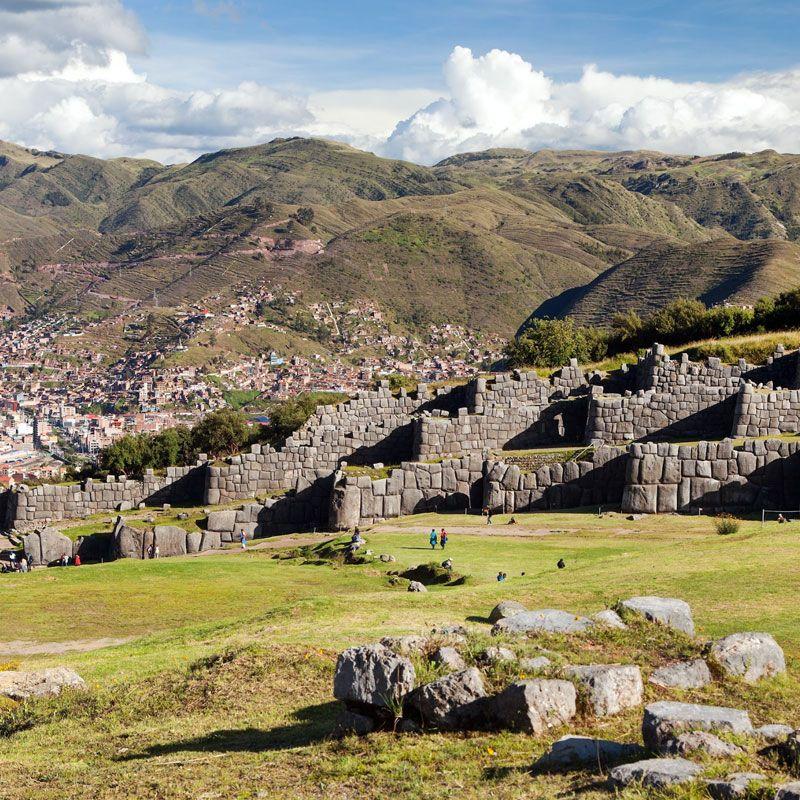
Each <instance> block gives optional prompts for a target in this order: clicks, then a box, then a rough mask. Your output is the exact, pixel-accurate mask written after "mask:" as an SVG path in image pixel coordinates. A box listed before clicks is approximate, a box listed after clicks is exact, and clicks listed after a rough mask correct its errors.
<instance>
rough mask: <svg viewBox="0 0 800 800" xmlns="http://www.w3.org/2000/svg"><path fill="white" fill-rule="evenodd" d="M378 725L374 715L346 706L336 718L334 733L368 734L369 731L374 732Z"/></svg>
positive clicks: (341, 734)
mask: <svg viewBox="0 0 800 800" xmlns="http://www.w3.org/2000/svg"><path fill="white" fill-rule="evenodd" d="M376 727H377V725H376V723H375V720H374V719H373V718H372V717H368V716H367V715H366V714H359V713H357V712H356V711H350V710H349V709H347V708H344V709H342V711H341V713H340V714H339V717H338V719H337V720H336V728H335V730H334V734H335V735H338V736H346V735H347V734H348V733H354V734H355V735H356V736H366V735H367V734H368V733H372V731H374V730H375V728H376Z"/></svg>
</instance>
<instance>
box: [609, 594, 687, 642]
mask: <svg viewBox="0 0 800 800" xmlns="http://www.w3.org/2000/svg"><path fill="white" fill-rule="evenodd" d="M620 606H621V607H622V609H624V610H625V611H629V612H631V613H633V614H638V615H639V616H641V617H644V618H645V619H646V620H648V621H650V622H657V623H659V624H660V625H666V626H667V627H668V628H674V629H675V630H677V631H682V632H683V633H685V634H687V635H688V636H694V620H693V619H692V609H691V608H690V607H689V604H688V603H686V602H684V601H683V600H678V599H677V598H674V597H654V596H648V597H631V598H629V599H628V600H623V601H622V602H621V603H620Z"/></svg>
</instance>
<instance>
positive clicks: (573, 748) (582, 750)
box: [533, 735, 644, 772]
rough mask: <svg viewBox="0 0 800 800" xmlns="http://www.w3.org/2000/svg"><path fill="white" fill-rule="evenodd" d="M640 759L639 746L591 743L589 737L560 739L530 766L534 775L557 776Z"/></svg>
mask: <svg viewBox="0 0 800 800" xmlns="http://www.w3.org/2000/svg"><path fill="white" fill-rule="evenodd" d="M643 755H644V750H643V748H642V747H641V746H639V745H638V744H624V743H622V742H613V741H610V740H608V739H593V738H592V737H590V736H572V735H569V736H562V737H561V738H560V739H559V740H558V741H556V742H554V743H553V745H552V747H550V749H549V750H548V751H547V752H546V753H545V754H544V755H542V756H541V757H540V758H539V759H537V760H536V761H535V762H534V763H533V771H534V772H556V771H560V770H566V769H570V768H579V767H595V768H596V769H597V770H603V771H604V770H606V769H607V768H608V767H612V766H614V765H615V764H620V763H622V762H624V761H633V760H635V759H637V758H641V757H642V756H643Z"/></svg>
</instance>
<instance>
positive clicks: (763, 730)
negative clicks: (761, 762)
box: [753, 723, 794, 744]
mask: <svg viewBox="0 0 800 800" xmlns="http://www.w3.org/2000/svg"><path fill="white" fill-rule="evenodd" d="M753 733H754V734H755V735H756V736H760V737H761V738H762V739H764V741H766V742H768V743H769V744H778V743H779V742H785V741H786V739H787V738H788V736H789V734H791V733H794V728H793V727H792V726H791V725H783V724H781V723H773V724H771V725H762V726H761V727H760V728H756V729H755V730H754V731H753Z"/></svg>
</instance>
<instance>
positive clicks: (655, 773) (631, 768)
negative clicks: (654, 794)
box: [608, 758, 703, 789]
mask: <svg viewBox="0 0 800 800" xmlns="http://www.w3.org/2000/svg"><path fill="white" fill-rule="evenodd" d="M702 771H703V768H702V767H701V766H700V765H699V764H694V763H693V762H691V761H687V760H686V759H685V758H649V759H647V760H645V761H635V762H634V763H633V764H622V765H621V766H619V767H614V768H613V769H612V770H611V771H610V772H609V773H608V780H609V783H610V784H611V786H612V787H613V788H617V789H621V788H623V787H625V786H630V785H631V784H633V783H639V784H641V785H642V786H644V787H647V788H649V789H663V788H665V787H667V786H674V785H676V784H679V783H689V782H690V781H693V780H694V779H695V778H696V777H697V776H698V775H699V774H700V773H701V772H702Z"/></svg>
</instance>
